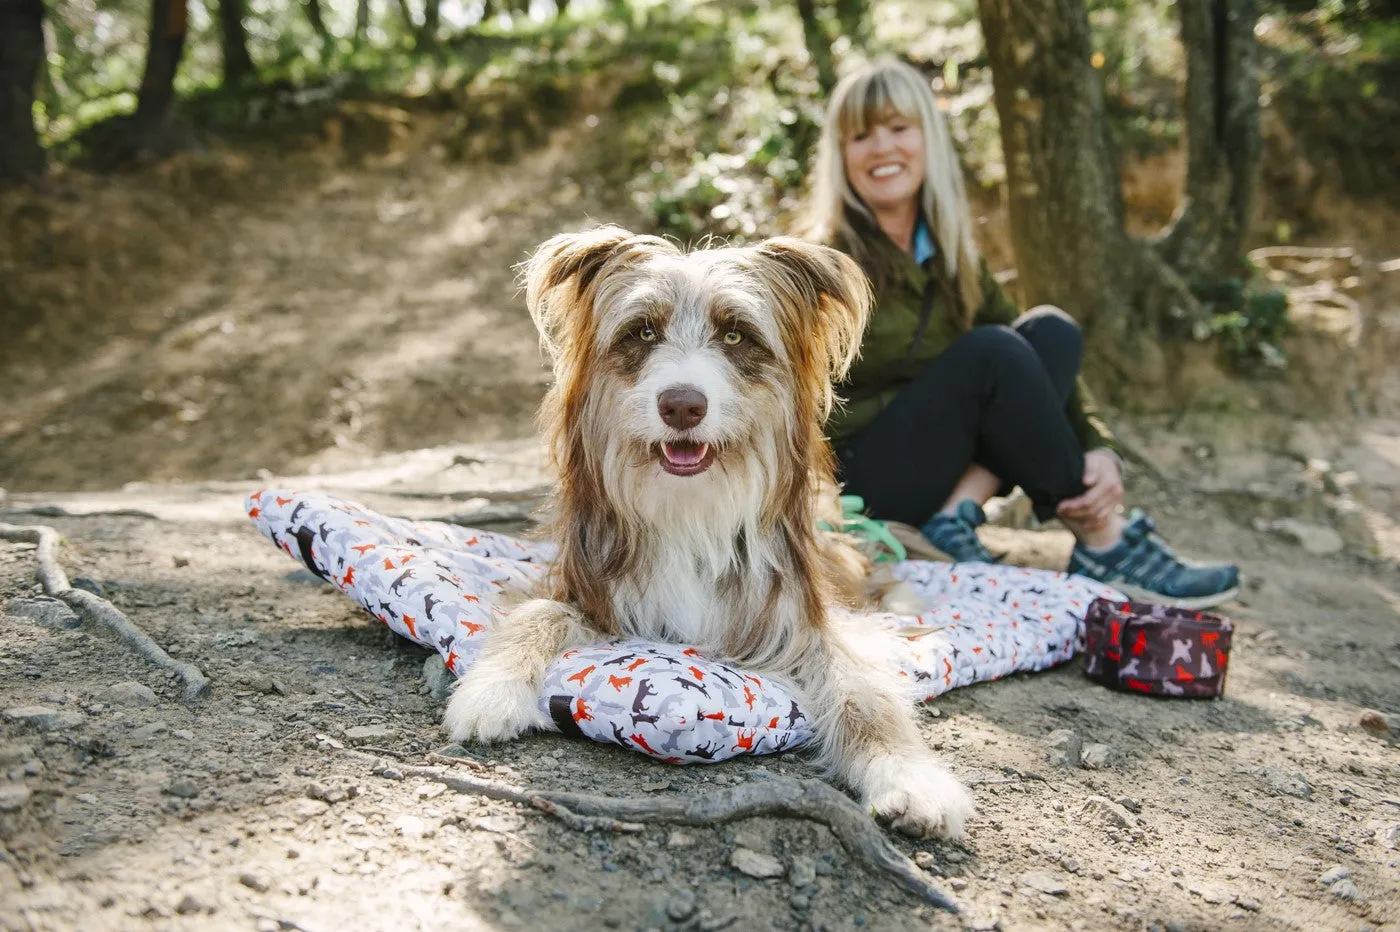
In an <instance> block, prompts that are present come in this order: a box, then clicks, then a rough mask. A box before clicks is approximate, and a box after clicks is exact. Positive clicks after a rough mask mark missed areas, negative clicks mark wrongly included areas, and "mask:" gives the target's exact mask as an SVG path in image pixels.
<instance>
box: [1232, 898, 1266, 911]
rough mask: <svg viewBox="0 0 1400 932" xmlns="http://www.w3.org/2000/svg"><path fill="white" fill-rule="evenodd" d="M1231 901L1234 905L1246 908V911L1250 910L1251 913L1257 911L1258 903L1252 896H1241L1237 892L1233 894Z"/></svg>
mask: <svg viewBox="0 0 1400 932" xmlns="http://www.w3.org/2000/svg"><path fill="white" fill-rule="evenodd" d="M1232 902H1233V903H1234V904H1235V905H1236V906H1238V907H1239V908H1240V909H1243V910H1246V911H1248V912H1251V913H1257V912H1259V907H1260V903H1259V901H1258V900H1256V899H1254V898H1253V897H1250V896H1243V895H1241V894H1238V893H1237V894H1235V897H1234V899H1233V900H1232Z"/></svg>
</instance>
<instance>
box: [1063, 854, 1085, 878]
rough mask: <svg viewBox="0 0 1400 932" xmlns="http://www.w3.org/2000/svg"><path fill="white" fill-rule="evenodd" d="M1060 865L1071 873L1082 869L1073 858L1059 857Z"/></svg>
mask: <svg viewBox="0 0 1400 932" xmlns="http://www.w3.org/2000/svg"><path fill="white" fill-rule="evenodd" d="M1060 866H1061V867H1063V868H1064V869H1065V870H1067V871H1069V872H1070V873H1071V874H1077V873H1079V871H1080V870H1081V869H1082V868H1081V867H1080V865H1079V862H1078V861H1076V860H1075V859H1074V858H1061V859H1060Z"/></svg>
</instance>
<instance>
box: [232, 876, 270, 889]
mask: <svg viewBox="0 0 1400 932" xmlns="http://www.w3.org/2000/svg"><path fill="white" fill-rule="evenodd" d="M238 882H239V883H241V884H243V886H245V887H247V888H248V889H249V890H256V891H257V892H259V893H266V892H267V891H268V890H271V889H272V884H271V883H270V882H269V881H268V879H267V878H266V877H264V876H262V875H261V874H254V873H251V872H249V873H244V874H239V875H238Z"/></svg>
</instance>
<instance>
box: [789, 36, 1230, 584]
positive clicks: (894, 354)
mask: <svg viewBox="0 0 1400 932" xmlns="http://www.w3.org/2000/svg"><path fill="white" fill-rule="evenodd" d="M807 235H808V237H809V238H811V239H814V240H816V241H817V242H821V243H824V244H827V245H831V246H835V247H836V248H838V249H841V250H843V251H845V252H847V253H848V254H850V255H851V256H853V257H855V258H856V259H857V260H858V261H859V262H860V263H861V265H862V266H863V267H864V268H865V270H866V273H867V274H868V275H869V276H870V279H871V282H872V284H873V286H874V288H875V294H876V310H875V311H874V313H873V315H872V316H871V320H870V325H869V327H868V328H867V330H866V332H865V337H864V341H863V343H862V347H861V356H860V359H859V361H858V362H857V363H856V365H855V366H854V367H853V368H852V370H851V373H850V376H849V379H848V381H847V382H846V384H845V385H844V386H842V387H841V394H842V395H843V396H844V397H845V398H846V399H847V402H846V405H845V406H844V408H840V409H838V410H837V411H836V413H834V414H833V415H832V418H831V420H830V421H829V423H828V435H829V436H830V438H831V441H832V444H833V445H834V447H835V449H836V453H837V458H838V461H839V471H840V478H841V481H842V482H843V484H844V485H845V488H846V490H847V491H848V492H850V493H853V494H855V495H859V496H861V497H862V498H863V499H864V500H865V504H866V506H867V509H868V511H869V512H870V514H871V515H872V516H873V517H875V518H882V519H887V520H897V521H902V522H905V523H907V524H912V525H914V526H916V527H919V528H921V530H922V531H923V533H924V535H925V536H926V537H927V538H928V539H929V541H930V542H932V543H933V544H934V546H936V547H938V548H939V549H940V550H942V551H944V552H945V553H947V554H948V555H949V556H950V557H952V558H953V559H954V560H957V561H982V562H992V561H994V559H995V558H994V557H993V555H992V554H990V553H989V552H988V551H987V549H986V547H984V546H983V544H982V542H981V541H980V540H979V539H978V537H977V527H978V526H979V525H980V524H982V523H983V521H984V520H985V518H984V516H983V513H982V507H981V506H982V505H983V504H984V503H985V502H986V501H987V500H988V499H989V498H990V497H991V496H993V495H994V494H996V493H997V492H998V490H1001V489H1009V488H1011V487H1014V486H1020V487H1021V488H1022V489H1024V490H1025V492H1026V494H1027V495H1028V496H1029V498H1030V500H1031V502H1032V504H1033V505H1034V507H1035V513H1036V515H1037V517H1039V518H1040V519H1041V520H1048V519H1049V518H1050V517H1052V516H1058V517H1059V519H1060V520H1061V521H1062V522H1063V523H1064V525H1065V526H1066V527H1067V528H1069V530H1070V531H1071V532H1072V533H1073V534H1074V536H1075V538H1076V540H1077V543H1076V545H1075V547H1074V552H1073V554H1072V555H1071V557H1070V562H1069V572H1071V573H1078V574H1081V575H1084V576H1088V577H1090V578H1092V579H1097V580H1100V581H1102V582H1105V583H1109V584H1111V585H1113V586H1115V587H1117V588H1119V589H1120V590H1122V591H1124V592H1126V593H1128V594H1130V595H1132V596H1135V597H1139V598H1145V599H1150V600H1153V601H1157V602H1164V603H1169V604H1173V605H1179V606H1184V607H1190V608H1204V607H1208V606H1211V605H1216V604H1219V603H1220V602H1223V601H1225V600H1227V599H1229V598H1231V597H1232V596H1234V595H1235V593H1236V592H1237V591H1238V582H1239V574H1238V571H1237V569H1236V568H1235V567H1234V566H1232V565H1223V564H1222V565H1209V566H1206V565H1197V564H1192V563H1188V562H1186V561H1183V560H1181V559H1179V558H1178V557H1177V556H1176V555H1175V554H1174V553H1173V552H1172V551H1171V549H1170V548H1168V547H1167V545H1166V544H1165V543H1164V542H1163V541H1162V540H1161V538H1159V537H1158V536H1157V535H1156V534H1155V533H1154V525H1153V523H1152V520H1151V519H1150V518H1148V517H1147V516H1146V515H1143V514H1141V513H1137V512H1135V513H1134V514H1133V515H1132V516H1131V517H1129V518H1125V517H1123V515H1122V513H1121V511H1122V510H1121V507H1120V505H1121V503H1122V500H1123V482H1122V478H1121V473H1120V466H1121V460H1120V459H1119V456H1118V454H1117V453H1116V452H1115V449H1114V439H1113V435H1112V434H1111V433H1110V432H1109V430H1108V428H1107V426H1105V424H1104V423H1103V421H1102V420H1101V419H1100V418H1099V417H1098V415H1097V413H1096V412H1095V409H1094V405H1093V402H1092V400H1091V398H1090V396H1089V393H1088V391H1087V390H1086V389H1085V387H1084V385H1083V382H1082V381H1081V380H1080V379H1079V366H1080V360H1081V356H1082V351H1083V340H1082V337H1081V334H1080V330H1079V327H1078V325H1077V324H1076V323H1075V322H1074V320H1073V319H1072V318H1071V317H1070V316H1069V315H1068V314H1066V313H1065V312H1064V311H1062V310H1060V309H1059V308H1056V307H1050V306H1041V307H1037V308H1033V309H1032V310H1030V311H1029V312H1027V313H1026V314H1023V315H1021V316H1019V317H1018V316H1017V312H1016V307H1015V305H1014V304H1013V303H1012V302H1011V300H1010V299H1009V298H1008V297H1007V296H1006V294H1005V292H1003V291H1002V290H1001V287H1000V286H999V285H998V284H997V282H996V280H995V279H994V278H993V277H992V276H991V274H990V273H989V272H988V270H987V267H986V264H985V263H984V262H983V261H982V260H981V258H980V257H979V256H978V252H977V247H976V245H975V243H974V242H973V238H972V217H971V212H970V210H969V208H968V202H967V195H966V193H965V191H964V188H963V181H962V170H961V167H960V165H959V162H958V159H957V155H956V153H955V152H954V150H953V145H952V141H951V139H950V137H949V133H948V127H947V124H946V123H945V121H944V119H943V116H942V113H941V112H940V111H939V108H938V103H937V100H936V99H935V97H934V95H933V91H932V89H931V87H930V85H929V82H928V81H927V80H926V79H924V78H923V77H922V76H921V75H920V74H919V73H918V72H917V71H916V70H914V69H913V68H911V67H910V66H908V65H905V64H903V63H901V62H897V61H893V60H889V61H882V62H878V63H876V64H873V65H868V66H866V67H864V68H862V69H860V70H859V71H856V72H855V73H853V74H850V75H848V76H846V78H845V79H844V80H842V81H841V82H840V83H839V84H838V85H837V87H836V89H835V90H834V91H833V92H832V96H831V102H830V105H829V106H828V107H827V115H826V126H825V128H824V130H823V132H822V137H821V141H820V144H819V147H818V153H817V164H816V178H815V184H814V188H813V204H812V213H811V217H810V218H809V222H808V226H807ZM1065 248H1066V249H1073V248H1074V247H1073V244H1072V243H1066V244H1065Z"/></svg>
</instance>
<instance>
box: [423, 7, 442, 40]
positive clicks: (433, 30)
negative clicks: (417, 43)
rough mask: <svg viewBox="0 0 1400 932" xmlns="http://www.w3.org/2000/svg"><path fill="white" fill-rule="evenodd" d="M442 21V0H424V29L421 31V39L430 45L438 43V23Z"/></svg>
mask: <svg viewBox="0 0 1400 932" xmlns="http://www.w3.org/2000/svg"><path fill="white" fill-rule="evenodd" d="M441 22H442V7H441V0H423V31H422V32H421V33H419V39H420V40H421V41H423V42H425V43H427V44H428V45H436V44H437V34H438V24H439V23H441Z"/></svg>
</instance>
